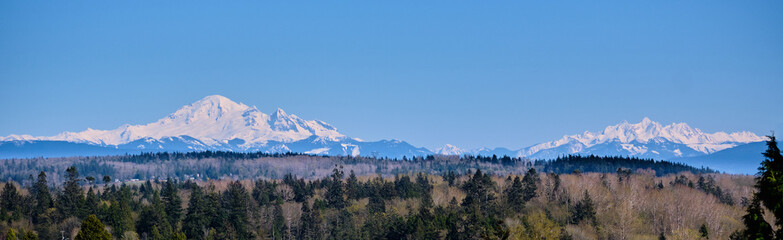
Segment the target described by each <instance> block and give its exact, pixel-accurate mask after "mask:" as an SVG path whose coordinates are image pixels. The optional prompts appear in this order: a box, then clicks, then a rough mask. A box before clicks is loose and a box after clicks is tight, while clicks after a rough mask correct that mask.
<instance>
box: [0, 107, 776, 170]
mask: <svg viewBox="0 0 783 240" xmlns="http://www.w3.org/2000/svg"><path fill="white" fill-rule="evenodd" d="M764 140H765V139H764V138H762V137H759V136H757V135H756V134H753V133H751V132H735V133H725V132H716V133H704V132H702V131H701V130H700V129H698V128H692V127H690V126H688V125H687V124H685V123H672V124H669V125H662V124H660V123H657V122H654V121H652V120H650V119H649V118H644V119H642V121H641V122H639V123H633V124H632V123H628V122H622V123H620V124H617V125H613V126H608V127H606V128H605V129H604V130H603V131H601V132H589V131H586V132H584V133H581V134H576V135H567V136H563V137H562V138H560V139H557V140H554V141H549V142H544V143H539V144H535V145H533V146H529V147H525V148H521V149H518V150H511V149H507V148H494V149H490V148H479V149H473V150H465V149H461V148H459V147H457V146H454V145H451V144H446V145H445V146H443V147H441V148H438V149H436V150H435V151H430V150H428V149H426V148H421V147H415V146H412V145H410V144H408V143H407V142H404V141H401V140H381V141H375V142H367V141H363V140H361V139H358V138H350V137H347V136H345V135H343V134H341V133H339V132H338V131H337V129H336V128H334V127H333V126H331V125H329V124H327V123H325V122H323V121H319V120H304V119H301V118H299V117H297V116H296V115H293V114H288V113H286V112H285V111H283V110H282V109H280V108H277V110H275V111H274V112H273V113H272V114H269V115H268V114H265V113H263V112H261V111H259V110H258V108H256V107H255V106H252V107H251V106H248V105H245V104H242V103H237V102H234V101H231V100H230V99H228V98H226V97H223V96H219V95H212V96H207V97H205V98H203V99H201V100H198V101H196V102H194V103H192V104H189V105H186V106H184V107H182V108H180V109H178V110H177V111H175V112H174V113H172V114H170V115H168V116H166V117H164V118H161V119H159V120H157V121H155V122H152V123H149V124H144V125H128V124H125V125H122V126H120V127H119V128H117V129H113V130H95V129H89V128H88V129H87V130H85V131H81V132H63V133H60V134H57V135H55V136H48V137H34V136H30V135H9V136H7V137H0V144H1V145H0V150H1V151H0V158H3V157H6V158H7V157H20V156H25V157H29V156H43V155H45V154H42V155H35V154H36V152H35V151H33V150H31V149H37V150H38V151H43V152H47V153H48V154H49V155H46V156H57V155H56V154H57V151H45V150H46V149H44V148H45V147H44V146H56V147H54V148H52V149H66V148H69V147H70V148H73V149H88V150H91V151H96V150H95V149H96V148H95V147H96V146H99V147H104V148H106V149H104V150H101V151H98V152H100V153H134V152H141V151H146V152H149V151H180V152H185V151H205V150H213V151H217V150H220V151H260V152H266V153H285V152H298V153H309V154H319V155H341V156H372V157H392V158H401V157H402V156H408V157H410V156H423V155H429V154H441V155H465V154H469V155H482V156H491V155H497V156H504V155H505V156H514V157H523V158H535V159H552V158H556V157H558V156H563V155H568V154H583V155H584V154H594V155H615V156H616V155H620V156H635V157H642V158H654V159H672V158H684V157H693V156H699V155H705V154H710V153H714V152H717V151H721V150H725V149H729V148H733V147H736V146H739V145H743V144H748V143H754V142H760V141H764ZM58 141H61V142H67V143H71V144H64V143H56V142H58ZM36 143H40V144H38V145H36ZM79 144H82V145H79ZM83 145H85V146H83ZM86 145H89V146H86ZM23 149H28V150H29V151H28V150H24V151H23ZM25 151H28V152H25ZM85 151H86V150H85ZM61 152H64V153H67V154H71V155H73V154H76V153H80V154H81V155H89V154H90V152H79V151H77V150H73V151H70V150H68V151H61Z"/></svg>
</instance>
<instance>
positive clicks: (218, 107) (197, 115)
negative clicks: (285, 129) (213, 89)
mask: <svg viewBox="0 0 783 240" xmlns="http://www.w3.org/2000/svg"><path fill="white" fill-rule="evenodd" d="M249 108H250V107H248V106H247V105H244V104H241V103H236V102H234V101H231V100H230V99H228V98H226V97H223V96H220V95H211V96H207V97H204V98H202V99H201V100H198V101H196V102H194V103H191V104H190V105H187V106H185V107H182V108H180V109H179V110H177V111H176V112H174V113H172V114H171V115H169V116H168V117H167V118H168V119H171V120H183V121H184V123H186V124H188V123H191V122H199V121H205V120H206V121H219V119H220V118H222V117H225V116H230V115H231V114H232V113H237V112H244V111H246V110H248V109H249Z"/></svg>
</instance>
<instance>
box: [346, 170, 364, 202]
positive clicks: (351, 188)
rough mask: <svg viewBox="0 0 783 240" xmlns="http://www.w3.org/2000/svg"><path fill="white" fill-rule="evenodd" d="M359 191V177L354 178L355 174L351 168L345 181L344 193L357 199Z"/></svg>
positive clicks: (350, 197)
mask: <svg viewBox="0 0 783 240" xmlns="http://www.w3.org/2000/svg"><path fill="white" fill-rule="evenodd" d="M359 193H360V191H359V179H358V178H356V174H355V173H354V172H353V170H351V173H350V174H349V175H348V179H347V180H346V182H345V195H347V196H348V198H349V199H359V198H360V197H361V196H360V195H359Z"/></svg>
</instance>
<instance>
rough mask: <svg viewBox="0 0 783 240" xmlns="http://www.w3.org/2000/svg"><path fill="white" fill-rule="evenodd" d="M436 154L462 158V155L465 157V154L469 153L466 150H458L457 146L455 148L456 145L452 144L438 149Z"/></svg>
mask: <svg viewBox="0 0 783 240" xmlns="http://www.w3.org/2000/svg"><path fill="white" fill-rule="evenodd" d="M435 153H437V154H440V155H457V156H460V155H463V154H465V153H467V152H466V151H465V150H463V149H461V148H458V147H457V146H454V145H451V144H446V145H444V146H443V147H441V148H438V149H436V150H435Z"/></svg>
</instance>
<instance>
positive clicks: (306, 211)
mask: <svg viewBox="0 0 783 240" xmlns="http://www.w3.org/2000/svg"><path fill="white" fill-rule="evenodd" d="M311 214H312V213H311V211H310V207H308V206H307V202H304V203H302V215H301V216H299V228H298V229H297V235H296V238H297V239H310V231H311V229H312V226H311V225H310V224H312V220H310V217H312V215H311Z"/></svg>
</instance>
